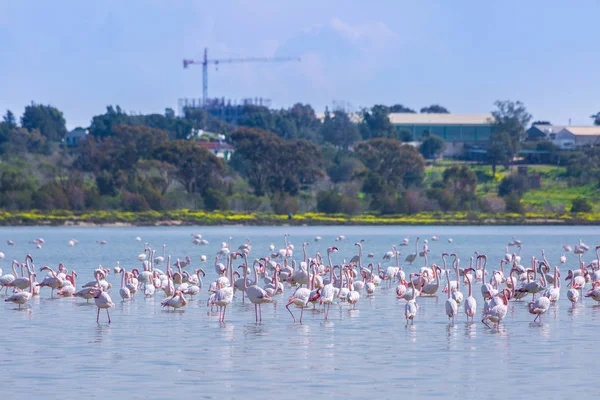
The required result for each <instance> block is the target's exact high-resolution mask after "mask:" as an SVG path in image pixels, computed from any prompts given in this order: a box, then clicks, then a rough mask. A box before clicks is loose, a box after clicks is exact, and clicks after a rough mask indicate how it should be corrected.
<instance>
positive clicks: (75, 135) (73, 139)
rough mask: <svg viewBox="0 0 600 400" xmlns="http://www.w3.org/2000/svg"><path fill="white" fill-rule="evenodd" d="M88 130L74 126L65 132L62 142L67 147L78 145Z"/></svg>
mask: <svg viewBox="0 0 600 400" xmlns="http://www.w3.org/2000/svg"><path fill="white" fill-rule="evenodd" d="M87 135H88V130H87V129H83V128H75V129H73V130H72V131H69V132H67V134H66V135H65V138H64V139H63V143H65V144H66V145H67V146H68V147H78V146H79V145H80V144H81V142H82V141H84V140H85V139H86V137H87Z"/></svg>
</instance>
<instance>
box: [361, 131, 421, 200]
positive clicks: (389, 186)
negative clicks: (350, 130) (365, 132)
mask: <svg viewBox="0 0 600 400" xmlns="http://www.w3.org/2000/svg"><path fill="white" fill-rule="evenodd" d="M356 152H357V154H358V156H359V158H360V159H361V160H362V162H363V163H364V164H365V166H366V167H367V168H368V169H369V170H370V171H371V172H373V173H375V174H376V175H378V176H379V177H380V178H381V179H382V182H384V184H385V188H386V190H387V191H389V192H392V193H393V192H398V191H399V190H400V189H401V188H403V187H409V186H410V185H418V184H420V183H421V182H422V181H423V176H424V173H425V161H424V160H423V157H421V155H420V154H419V152H418V151H417V150H416V149H415V148H414V147H412V146H409V145H404V144H402V143H401V142H399V141H397V140H394V139H384V138H377V139H371V140H369V141H367V142H362V143H360V144H359V145H358V146H356Z"/></svg>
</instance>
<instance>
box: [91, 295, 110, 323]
mask: <svg viewBox="0 0 600 400" xmlns="http://www.w3.org/2000/svg"><path fill="white" fill-rule="evenodd" d="M88 290H89V291H90V293H91V294H92V296H93V297H94V301H95V302H96V307H98V314H97V315H96V323H100V309H101V308H104V309H105V310H106V315H107V316H108V323H109V324H110V314H109V312H108V309H109V308H111V307H114V306H115V303H113V302H112V299H111V298H110V295H109V294H108V293H106V292H105V291H103V290H102V289H94V288H92V289H88Z"/></svg>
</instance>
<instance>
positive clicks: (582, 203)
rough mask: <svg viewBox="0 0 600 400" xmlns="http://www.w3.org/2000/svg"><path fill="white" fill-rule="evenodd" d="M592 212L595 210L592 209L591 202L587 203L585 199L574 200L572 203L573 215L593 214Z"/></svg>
mask: <svg viewBox="0 0 600 400" xmlns="http://www.w3.org/2000/svg"><path fill="white" fill-rule="evenodd" d="M592 210H593V208H592V205H591V204H590V202H589V201H587V200H586V199H585V198H583V197H579V198H577V199H573V201H572V202H571V212H572V213H578V212H584V213H589V212H592Z"/></svg>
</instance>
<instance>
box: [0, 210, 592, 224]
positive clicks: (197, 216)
mask: <svg viewBox="0 0 600 400" xmlns="http://www.w3.org/2000/svg"><path fill="white" fill-rule="evenodd" d="M226 225H229V226H232V225H233V226H235V225H238V226H327V225H348V226H351V225H356V226H359V225H371V226H377V225H382V226H383V225H398V226H402V225H406V226H410V225H432V226H435V225H448V226H494V225H532V226H535V225H538V226H543V225H555V226H556V225H564V226H576V225H600V213H578V214H571V213H525V214H512V213H506V214H495V213H467V212H448V213H443V212H427V213H418V214H412V215H384V216H382V215H376V214H360V215H352V216H351V215H342V214H321V213H304V214H296V215H294V216H293V217H292V218H291V219H290V218H288V216H287V215H279V214H267V213H237V212H221V211H214V212H205V211H195V210H174V211H164V212H158V211H147V212H139V213H134V212H119V211H94V212H87V213H85V212H82V213H73V212H70V211H58V210H55V211H52V212H48V213H44V212H41V211H30V212H15V213H10V212H6V211H2V212H0V226H7V227H9V226H80V227H85V226H90V227H95V226H113V227H121V226H122V227H124V226H226Z"/></svg>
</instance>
